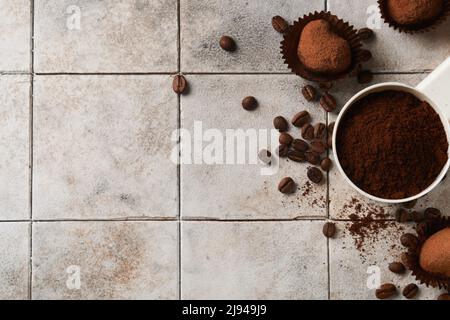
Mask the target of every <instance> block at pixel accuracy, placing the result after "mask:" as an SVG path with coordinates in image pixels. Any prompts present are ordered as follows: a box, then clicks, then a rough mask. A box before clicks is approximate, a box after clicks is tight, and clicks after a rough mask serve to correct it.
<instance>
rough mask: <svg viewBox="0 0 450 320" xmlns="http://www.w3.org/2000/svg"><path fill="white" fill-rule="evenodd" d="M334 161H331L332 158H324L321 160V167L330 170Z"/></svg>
mask: <svg viewBox="0 0 450 320" xmlns="http://www.w3.org/2000/svg"><path fill="white" fill-rule="evenodd" d="M332 165H333V163H332V162H331V159H330V158H328V157H327V158H323V159H322V161H320V168H322V170H323V171H330V169H331V166H332Z"/></svg>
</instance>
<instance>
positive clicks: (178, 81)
mask: <svg viewBox="0 0 450 320" xmlns="http://www.w3.org/2000/svg"><path fill="white" fill-rule="evenodd" d="M172 88H173V91H175V93H176V94H182V93H183V92H184V91H185V90H186V88H187V81H186V78H185V77H184V76H182V75H181V74H177V75H176V76H175V78H173V82H172Z"/></svg>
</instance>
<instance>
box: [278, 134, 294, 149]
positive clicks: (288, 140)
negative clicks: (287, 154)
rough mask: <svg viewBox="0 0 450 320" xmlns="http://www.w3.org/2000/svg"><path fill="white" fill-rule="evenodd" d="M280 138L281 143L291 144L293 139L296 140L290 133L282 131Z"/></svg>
mask: <svg viewBox="0 0 450 320" xmlns="http://www.w3.org/2000/svg"><path fill="white" fill-rule="evenodd" d="M278 140H279V142H280V144H285V145H288V146H290V145H291V143H292V141H293V140H294V138H292V136H291V135H290V134H289V133H287V132H282V133H281V134H280V137H279V139H278Z"/></svg>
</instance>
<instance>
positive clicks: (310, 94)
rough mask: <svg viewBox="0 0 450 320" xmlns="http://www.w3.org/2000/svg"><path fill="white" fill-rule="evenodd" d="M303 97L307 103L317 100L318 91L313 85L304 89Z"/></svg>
mask: <svg viewBox="0 0 450 320" xmlns="http://www.w3.org/2000/svg"><path fill="white" fill-rule="evenodd" d="M302 94H303V97H305V99H306V101H313V100H316V96H317V93H316V89H315V88H314V87H313V86H312V85H309V84H308V85H306V86H304V87H303V89H302Z"/></svg>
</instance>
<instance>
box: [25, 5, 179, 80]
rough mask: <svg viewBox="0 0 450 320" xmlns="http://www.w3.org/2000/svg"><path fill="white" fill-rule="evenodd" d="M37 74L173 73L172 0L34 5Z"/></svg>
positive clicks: (174, 22) (174, 26)
mask: <svg viewBox="0 0 450 320" xmlns="http://www.w3.org/2000/svg"><path fill="white" fill-rule="evenodd" d="M34 7H35V70H36V71H37V72H173V71H175V70H177V56H178V54H177V33H178V31H177V30H178V26H177V1H176V0H135V1H129V0H108V1H101V0H59V1H53V0H36V1H35V5H34Z"/></svg>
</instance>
